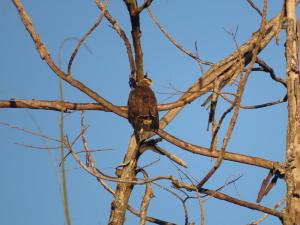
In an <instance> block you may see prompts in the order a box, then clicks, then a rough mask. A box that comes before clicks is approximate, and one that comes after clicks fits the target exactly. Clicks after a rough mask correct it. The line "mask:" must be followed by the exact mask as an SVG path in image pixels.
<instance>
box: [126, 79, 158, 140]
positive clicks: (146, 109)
mask: <svg viewBox="0 0 300 225" xmlns="http://www.w3.org/2000/svg"><path fill="white" fill-rule="evenodd" d="M151 84H152V81H151V79H149V78H148V77H147V76H145V77H144V78H143V80H141V81H139V82H138V83H137V84H136V85H135V86H134V87H133V89H132V90H131V91H130V93H129V97H128V103H127V106H128V121H129V122H130V124H131V125H132V127H133V129H134V133H135V137H136V141H137V143H138V144H140V143H142V142H143V141H144V140H145V139H146V138H145V135H146V134H147V133H148V132H151V131H153V132H157V130H158V128H159V116H158V109H157V100H156V97H155V94H154V92H153V91H152V89H151Z"/></svg>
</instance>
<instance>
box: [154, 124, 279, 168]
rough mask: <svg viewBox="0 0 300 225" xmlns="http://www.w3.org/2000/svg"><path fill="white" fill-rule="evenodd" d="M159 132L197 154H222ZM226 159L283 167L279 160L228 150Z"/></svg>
mask: <svg viewBox="0 0 300 225" xmlns="http://www.w3.org/2000/svg"><path fill="white" fill-rule="evenodd" d="M157 134H158V135H159V136H161V137H162V138H163V139H165V140H166V141H168V142H170V143H172V144H174V145H176V146H177V147H179V148H182V149H185V150H187V151H189V152H192V153H195V154H200V155H204V156H209V157H214V158H217V157H218V156H219V154H220V150H217V151H214V152H212V151H210V149H209V148H204V147H201V146H197V145H193V144H189V143H187V142H185V141H183V140H181V139H179V138H176V137H174V136H172V135H171V134H169V133H167V132H166V131H165V130H161V129H160V130H159V131H158V133H157ZM224 159H225V160H229V161H234V162H239V163H244V164H248V165H253V166H258V167H261V168H265V169H273V168H276V169H278V170H280V168H281V167H283V166H281V164H280V163H278V162H273V161H269V160H266V159H262V158H258V157H252V156H246V155H242V154H237V153H231V152H228V151H227V152H226V153H225V154H224ZM282 170H284V169H283V168H282Z"/></svg>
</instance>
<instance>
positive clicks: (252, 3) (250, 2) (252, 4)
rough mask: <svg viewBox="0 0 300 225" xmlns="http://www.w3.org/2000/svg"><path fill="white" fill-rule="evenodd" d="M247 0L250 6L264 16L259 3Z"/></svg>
mask: <svg viewBox="0 0 300 225" xmlns="http://www.w3.org/2000/svg"><path fill="white" fill-rule="evenodd" d="M247 2H248V3H249V4H250V6H251V7H252V8H253V9H254V10H255V11H256V12H257V13H258V14H259V15H260V16H263V14H262V12H261V11H260V9H259V8H258V7H257V5H255V4H254V2H253V0H247Z"/></svg>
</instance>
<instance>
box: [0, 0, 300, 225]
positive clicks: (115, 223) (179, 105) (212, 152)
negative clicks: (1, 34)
mask: <svg viewBox="0 0 300 225" xmlns="http://www.w3.org/2000/svg"><path fill="white" fill-rule="evenodd" d="M12 2H13V4H14V6H15V8H16V9H17V10H18V13H19V16H20V19H21V21H22V23H23V24H24V27H25V28H26V30H27V32H28V34H29V35H30V37H31V39H32V41H33V43H34V44H35V47H36V49H37V51H38V53H39V55H40V57H41V59H42V60H44V61H45V62H46V63H47V65H48V66H49V69H51V70H52V71H53V72H54V73H55V74H56V75H57V76H58V77H59V78H60V79H62V80H63V81H64V82H65V83H68V84H70V85H71V86H72V87H73V88H74V89H77V90H79V91H81V92H82V93H84V94H85V95H86V96H88V97H89V98H90V99H92V100H93V101H94V102H95V103H79V102H67V101H61V100H57V101H55V100H53V101H46V100H24V99H14V100H1V101H0V108H27V109H44V110H54V111H58V112H66V111H84V110H99V111H105V112H109V113H114V114H116V115H117V116H120V117H123V118H124V119H126V118H127V108H126V106H117V105H115V104H113V103H111V102H110V101H108V100H107V99H105V98H104V97H102V96H101V95H100V94H98V93H97V92H96V91H94V90H93V89H91V88H90V87H88V86H86V85H85V84H84V83H83V82H82V81H79V80H76V79H75V78H74V77H73V75H72V64H73V61H74V58H75V57H76V55H77V52H78V49H79V48H80V47H81V46H82V44H83V43H84V41H85V39H86V38H87V37H88V36H89V35H90V34H91V33H92V32H93V31H94V30H95V29H97V27H98V26H99V24H100V23H101V21H102V20H103V19H106V20H107V21H108V22H109V23H110V24H111V27H112V28H113V29H114V30H115V31H116V33H117V34H118V35H119V37H120V39H122V41H123V42H124V46H125V48H126V53H127V56H128V61H129V66H130V75H129V80H131V81H133V82H136V81H139V80H141V79H142V78H143V77H144V75H145V68H144V63H143V44H142V40H141V30H142V28H141V26H140V22H141V21H140V20H141V18H140V14H141V13H142V12H145V11H148V13H149V15H150V16H151V18H152V19H153V21H154V22H155V24H156V25H157V26H158V28H159V29H160V30H161V32H162V33H163V34H164V35H165V36H166V37H167V38H168V39H169V41H170V42H171V43H172V44H174V45H175V46H176V47H177V48H178V50H179V51H182V52H183V53H185V54H186V55H188V56H189V57H191V58H192V60H195V61H196V62H197V63H198V64H199V65H200V67H201V68H202V67H203V66H204V65H205V66H208V67H209V69H208V70H207V71H206V72H204V71H203V72H204V73H203V75H202V76H200V77H199V78H198V79H197V80H195V82H194V84H193V85H192V86H191V87H190V88H189V89H188V90H186V91H184V92H183V93H182V94H181V96H180V97H179V98H178V99H177V100H176V101H174V102H169V103H166V104H160V105H159V106H158V109H159V110H160V111H166V113H165V114H164V116H163V117H162V118H161V120H160V126H159V127H160V129H159V130H158V132H157V133H152V134H149V136H148V139H147V141H145V142H144V143H143V144H142V145H138V144H137V143H136V140H135V137H134V135H132V137H131V139H130V141H129V144H128V148H127V152H126V154H125V156H124V161H123V162H122V163H121V164H120V165H119V166H118V167H117V168H116V175H110V174H106V173H104V172H103V171H101V170H100V169H99V168H97V165H95V163H94V161H93V158H92V155H93V154H92V151H91V150H90V149H89V147H88V143H87V139H86V134H85V125H84V113H82V120H81V128H82V129H81V133H80V137H81V138H82V143H83V145H84V148H85V149H84V152H85V153H86V159H87V162H86V163H84V162H83V161H82V159H81V158H80V157H79V154H78V153H77V152H75V150H74V149H73V146H72V143H70V141H69V140H68V138H66V137H63V138H62V140H61V142H62V143H63V145H64V147H65V148H66V149H67V150H68V154H70V155H72V156H73V158H74V160H75V161H76V162H77V163H78V164H79V165H80V166H81V167H82V169H84V170H85V171H86V172H87V173H89V174H91V175H92V176H93V177H95V178H96V179H97V180H98V181H99V183H100V184H101V185H102V186H103V187H104V188H105V189H106V190H107V191H108V192H109V193H111V194H112V195H113V197H114V200H113V201H112V203H111V209H110V217H109V222H108V224H110V225H121V224H124V222H125V215H126V212H127V211H130V212H131V213H133V214H135V215H136V216H138V217H139V218H140V224H145V223H146V222H147V221H148V222H152V223H155V224H173V223H171V222H167V221H164V220H161V219H157V218H154V217H150V216H148V215H147V209H148V206H149V204H150V202H151V199H152V197H153V190H152V186H153V185H154V184H156V185H159V184H157V182H158V181H161V180H164V181H168V182H169V184H170V186H171V185H172V186H173V187H175V188H174V189H172V190H171V189H168V188H167V187H165V190H167V191H169V192H170V193H172V194H173V195H174V196H176V197H177V198H178V199H179V200H180V201H181V203H182V204H183V207H184V209H185V210H184V211H185V213H186V214H185V218H186V220H185V224H190V221H189V220H188V212H186V211H187V210H186V205H185V201H186V199H188V198H190V196H189V195H188V197H187V198H186V199H182V198H180V197H178V196H179V195H178V194H177V193H178V192H183V193H186V191H188V192H189V193H193V194H195V195H197V194H198V195H200V196H211V197H213V198H216V199H220V200H224V201H227V202H230V203H233V204H235V205H239V206H241V207H246V208H249V209H252V210H257V211H260V212H264V213H266V214H268V215H272V216H275V217H277V218H278V219H280V220H281V221H282V223H283V224H284V225H299V224H300V176H299V174H300V142H299V138H300V137H299V134H300V112H299V111H300V96H299V95H300V85H299V84H300V80H299V65H298V64H299V59H298V52H299V36H297V32H298V35H299V31H297V18H296V6H297V5H298V3H299V2H300V1H299V0H286V1H283V7H282V10H281V11H280V12H279V13H278V15H277V16H275V17H273V18H271V19H269V20H268V19H267V10H268V3H267V0H264V6H263V9H262V10H260V9H259V7H257V6H256V5H255V4H254V3H253V1H248V2H249V3H250V4H251V6H252V7H253V8H254V9H255V10H256V11H257V12H258V13H259V14H260V16H261V22H260V26H259V29H258V30H257V31H255V32H254V33H253V34H252V36H251V37H250V38H249V39H248V40H247V41H246V42H245V43H244V44H242V45H241V46H238V45H237V46H236V47H237V49H236V51H234V52H232V54H230V55H229V56H227V57H226V58H224V59H223V60H221V61H219V62H217V63H211V62H208V61H205V60H202V59H201V58H200V57H199V55H198V54H197V53H192V52H190V51H189V50H187V49H186V48H184V47H183V46H182V45H181V44H179V43H178V42H176V40H175V39H174V38H173V37H172V36H171V35H170V34H168V32H167V31H166V29H165V28H164V27H163V26H162V25H161V24H160V23H159V21H158V20H157V18H156V17H155V16H154V14H153V12H152V11H151V9H150V6H151V4H152V3H153V2H154V1H153V0H146V1H144V2H143V3H141V4H139V3H138V1H137V0H124V1H123V2H124V4H123V5H122V4H121V2H119V3H118V4H120V7H126V9H127V11H128V18H129V19H130V23H131V38H129V37H128V36H127V32H126V31H125V30H123V29H122V27H121V26H120V25H119V23H118V21H116V19H115V18H114V17H113V15H111V14H110V12H109V11H108V9H107V5H108V4H109V1H105V2H102V1H100V0H97V1H96V6H95V7H98V8H99V10H100V16H99V18H98V20H97V22H96V23H95V24H94V25H93V26H92V27H91V28H90V29H89V30H88V32H87V33H86V34H85V35H84V36H83V37H82V38H81V39H80V40H79V42H78V45H77V46H76V48H75V50H74V52H73V54H72V56H71V57H70V60H69V63H68V69H67V71H63V70H62V69H60V67H59V66H58V65H57V64H56V63H55V62H54V60H53V58H52V57H51V55H50V53H49V51H48V49H47V46H46V45H45V44H44V42H43V40H42V39H41V37H40V36H39V35H38V33H37V31H36V29H35V27H34V25H33V22H32V21H31V18H30V15H29V14H28V13H27V11H26V7H24V6H23V4H22V3H21V1H19V0H12ZM115 4H116V3H115ZM157 4H159V2H157ZM269 4H272V3H269ZM282 29H285V30H286V37H287V39H286V62H287V63H286V81H285V80H283V79H281V78H279V77H277V76H276V75H275V73H274V70H273V69H272V68H271V67H270V66H269V65H267V63H266V62H265V61H264V60H262V59H261V58H260V57H259V54H260V53H261V52H262V51H263V50H264V49H265V48H266V47H267V46H268V45H269V43H270V41H271V40H273V39H275V38H277V37H278V35H279V33H280V32H281V30H282ZM298 29H299V28H298ZM232 36H233V39H234V40H235V36H234V34H232ZM130 40H131V41H130ZM255 65H257V66H258V67H255ZM253 71H264V72H266V73H269V74H270V76H271V78H272V79H273V80H274V81H276V82H278V83H279V84H280V85H283V86H284V87H286V88H287V96H286V97H284V98H282V99H279V100H276V101H273V102H268V103H264V104H260V105H255V106H243V105H242V104H241V102H242V98H243V95H244V90H245V86H246V84H247V81H248V78H249V75H250V74H251V73H252V72H253ZM233 83H235V84H236V85H237V87H236V89H235V92H234V93H226V92H224V91H223V90H224V89H225V88H226V87H228V86H229V85H231V84H233ZM207 94H209V95H208V97H207V99H206V101H205V102H204V104H203V105H204V106H208V107H209V109H210V110H209V116H208V125H211V127H212V136H211V141H210V146H208V147H203V146H199V145H195V144H192V143H189V142H188V141H185V140H182V139H180V138H179V137H176V136H174V135H172V134H170V133H168V132H167V131H166V130H165V129H164V128H165V127H166V126H167V125H169V124H170V123H171V122H172V120H173V119H174V118H175V117H176V116H177V115H178V114H179V113H180V112H181V111H182V109H184V107H186V106H187V105H188V104H190V103H192V102H194V101H195V100H197V99H199V97H201V96H204V95H206V96H207ZM229 96H230V97H229ZM220 99H224V100H225V101H227V102H228V105H229V106H228V108H227V109H226V110H225V111H224V112H223V113H221V116H220V117H219V118H217V116H216V111H218V102H219V101H220ZM286 101H287V102H288V113H289V116H288V130H287V148H286V161H285V162H275V161H271V160H268V159H263V158H259V157H254V156H248V155H243V154H238V153H233V152H229V151H228V150H227V147H228V143H229V141H230V139H231V136H232V133H233V131H234V128H235V125H236V122H237V119H238V116H239V112H240V110H241V109H243V108H248V109H256V108H263V107H268V106H271V105H275V104H280V103H283V102H286ZM230 115H231V118H230V119H229V123H228V128H227V130H226V132H225V135H224V137H223V141H222V142H221V146H220V147H218V144H217V143H218V139H219V135H220V129H221V128H223V123H224V120H225V118H227V117H229V116H230ZM1 124H2V125H7V126H10V127H13V126H12V125H9V124H6V123H1ZM282 129H284V128H282ZM156 134H157V135H158V136H159V138H153V136H154V135H156ZM162 140H165V141H166V142H168V143H170V144H172V145H174V146H177V147H179V148H180V149H182V150H183V151H187V152H191V153H194V154H196V155H201V156H207V157H211V158H215V159H216V160H215V162H214V165H213V167H212V168H211V169H210V170H209V171H208V172H207V174H206V175H205V176H204V177H203V178H202V179H200V180H199V181H197V182H192V179H191V178H190V177H189V176H188V175H186V174H184V172H183V171H181V172H182V174H184V176H186V177H188V178H189V180H188V182H186V181H184V180H181V179H179V178H177V177H174V176H171V175H160V176H156V177H151V176H149V174H148V173H147V169H145V168H140V167H139V166H138V162H139V159H140V158H141V156H142V155H143V153H144V152H146V151H147V150H152V151H154V152H157V153H159V154H161V155H164V156H166V157H168V158H169V159H170V160H171V161H173V162H174V163H175V164H178V165H179V166H181V167H186V166H187V165H186V163H185V162H184V161H183V160H182V159H181V158H179V157H178V156H176V155H174V154H171V153H169V152H168V151H166V150H164V149H163V148H161V147H160V141H162ZM224 160H228V161H233V162H236V163H243V164H248V165H251V166H255V167H260V168H263V169H266V170H267V171H269V174H268V176H267V177H266V179H265V180H264V181H263V182H262V185H261V188H260V191H259V193H258V197H257V202H258V203H259V202H260V201H261V200H262V199H263V197H264V196H265V195H267V194H268V192H269V191H270V190H271V189H272V187H273V186H274V185H275V184H276V182H277V180H278V179H283V180H284V181H285V182H286V184H287V194H286V199H287V200H286V202H287V203H286V207H285V209H284V210H277V209H276V206H275V207H274V208H271V207H267V206H263V205H261V204H258V203H254V202H249V201H244V200H242V199H239V198H235V197H232V196H229V195H227V194H225V193H223V192H222V191H221V189H222V188H223V187H220V188H219V189H217V190H211V189H207V188H206V187H205V184H206V183H207V181H208V180H209V179H210V178H211V177H213V176H214V174H215V173H216V171H217V170H218V169H219V168H220V166H221V164H222V162H223V161H224ZM139 174H141V176H142V177H143V178H140V177H139V176H138V175H139ZM107 181H112V182H115V183H116V184H117V186H116V189H115V190H113V188H111V187H110V186H109V184H108V183H107ZM232 182H234V181H232ZM136 185H144V186H145V193H144V195H143V197H142V201H141V206H140V209H139V210H135V209H134V208H132V207H131V206H130V204H129V199H130V197H131V194H132V191H133V188H134V187H135V186H136ZM283 197H284V196H283ZM277 207H278V206H277ZM202 224H204V216H203V217H202ZM253 224H257V222H253Z"/></svg>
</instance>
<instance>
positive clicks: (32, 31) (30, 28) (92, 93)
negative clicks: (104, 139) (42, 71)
mask: <svg viewBox="0 0 300 225" xmlns="http://www.w3.org/2000/svg"><path fill="white" fill-rule="evenodd" d="M12 1H13V3H14V5H15V7H16V8H17V10H18V13H19V16H20V18H21V20H22V22H23V24H24V26H25V28H26V30H27V31H28V33H29V34H30V36H31V38H32V40H33V42H34V43H35V46H36V49H37V51H38V52H39V54H40V57H41V58H42V59H43V60H45V61H46V63H47V64H48V66H49V67H50V68H51V69H52V71H53V72H54V73H55V74H56V75H57V76H58V77H60V78H61V79H62V80H64V81H66V82H67V83H69V84H70V85H72V86H73V87H75V88H77V89H79V90H80V91H81V92H83V93H85V94H86V95H88V96H89V97H91V98H92V99H94V100H95V101H96V102H98V103H100V104H102V105H103V106H105V107H106V108H108V109H110V110H112V111H113V112H114V113H116V114H117V115H119V116H122V117H126V112H124V111H122V110H121V109H120V108H118V107H117V106H115V105H113V104H112V103H110V102H109V101H107V100H106V99H104V98H102V97H101V96H100V95H98V94H97V93H96V92H95V91H93V90H91V89H90V88H88V87H87V86H85V85H84V84H83V83H81V82H80V81H78V80H75V79H72V77H71V76H68V75H67V74H66V73H64V72H63V71H62V70H61V69H59V67H58V66H57V65H56V64H55V63H54V61H53V60H52V58H51V56H50V54H49V52H48V50H47V48H46V46H45V45H44V43H43V42H42V40H41V38H40V36H39V35H38V33H37V32H36V31H35V28H34V26H33V24H32V21H31V19H30V17H29V16H28V14H27V13H26V11H25V9H24V7H23V5H22V3H21V2H20V1H19V0H12Z"/></svg>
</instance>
